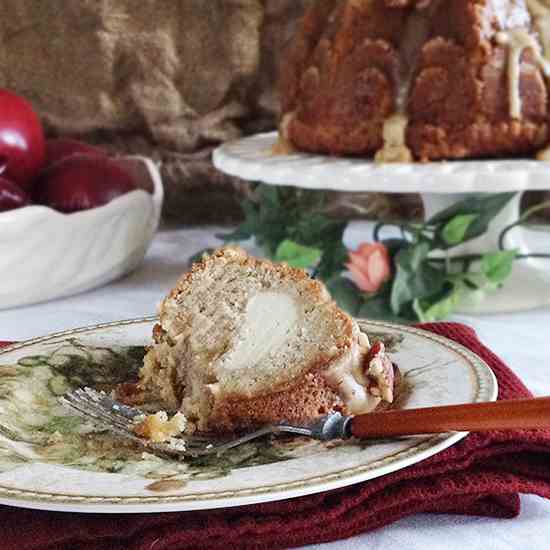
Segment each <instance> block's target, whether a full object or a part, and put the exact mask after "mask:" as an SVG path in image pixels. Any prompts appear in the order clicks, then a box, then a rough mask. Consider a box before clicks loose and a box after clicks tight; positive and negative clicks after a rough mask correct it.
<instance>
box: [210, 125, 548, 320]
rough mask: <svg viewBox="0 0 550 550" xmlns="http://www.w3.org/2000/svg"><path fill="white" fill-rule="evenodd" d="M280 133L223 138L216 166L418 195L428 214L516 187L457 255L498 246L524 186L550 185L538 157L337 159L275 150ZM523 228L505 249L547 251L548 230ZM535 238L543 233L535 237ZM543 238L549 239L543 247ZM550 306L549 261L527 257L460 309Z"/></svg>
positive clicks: (317, 185) (309, 183)
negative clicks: (394, 161) (486, 225)
mask: <svg viewBox="0 0 550 550" xmlns="http://www.w3.org/2000/svg"><path fill="white" fill-rule="evenodd" d="M276 142H277V133H275V132H273V133H268V134H258V135H256V136H252V137H248V138H244V139H240V140H238V141H233V142H229V143H226V144H224V145H222V146H221V147H219V148H218V149H217V150H216V151H215V152H214V158H213V160H214V165H215V166H216V168H218V169H219V170H221V171H222V172H225V173H227V174H230V175H233V176H238V177H240V178H242V179H245V180H249V181H258V182H263V183H267V184H271V185H284V186H294V187H300V188H304V189H319V190H325V191H328V190H334V191H349V192H381V193H420V195H421V197H422V201H423V203H424V208H425V212H426V217H427V218H429V217H431V216H433V215H434V214H436V213H438V212H440V211H442V210H443V209H445V208H448V207H449V206H451V205H452V204H454V203H456V202H458V201H460V200H463V199H465V198H466V197H468V196H471V195H472V194H479V193H503V192H512V191H514V192H517V195H516V197H514V199H512V201H511V202H510V203H509V204H508V206H507V207H506V208H505V209H504V210H503V211H502V212H501V213H500V215H499V216H498V217H497V218H496V219H495V220H494V221H493V222H492V224H491V225H490V227H489V231H488V232H487V233H486V234H484V235H483V236H482V237H480V238H478V239H475V240H472V241H470V242H468V243H466V244H464V245H461V246H460V247H456V248H453V249H452V253H453V255H462V254H482V253H486V252H488V251H490V250H498V239H499V235H500V232H501V231H502V229H503V228H504V227H506V226H508V225H509V224H512V223H514V222H515V221H517V220H518V218H519V214H520V202H521V196H522V194H523V192H525V191H528V190H548V189H550V164H547V163H545V162H540V161H535V160H478V161H452V162H434V163H428V164H385V165H378V164H374V163H373V162H371V161H368V160H365V159H352V158H335V157H328V156H320V155H310V154H303V153H296V154H292V155H284V156H277V155H274V154H273V153H272V147H273V145H275V143H276ZM544 235H545V236H546V237H547V238H546V239H543V238H541V237H542V234H540V233H539V234H538V235H537V233H536V232H534V231H532V230H526V229H525V228H522V227H518V228H516V229H514V230H513V231H511V232H510V233H509V234H508V236H507V238H506V246H507V247H508V248H517V249H518V250H519V251H520V253H521V254H529V253H530V252H531V251H532V248H533V243H534V242H535V241H537V240H538V241H539V242H540V243H542V245H540V244H539V245H537V246H538V251H539V252H541V251H549V249H550V246H548V244H549V243H548V241H550V239H548V233H545V234H544ZM537 237H538V239H537ZM544 240H546V241H547V243H546V247H545V246H544V245H545V243H544ZM549 304H550V260H546V259H533V258H529V259H524V260H518V261H516V262H515V264H514V271H513V273H512V275H511V276H510V278H509V279H508V280H507V282H506V284H505V285H504V286H503V287H502V288H500V289H499V290H497V291H495V292H492V293H489V294H487V295H486V296H485V298H484V299H483V300H482V301H480V302H478V303H475V304H465V305H464V306H463V308H461V311H462V312H468V313H502V312H512V311H519V310H526V309H533V308H536V307H541V306H544V305H549Z"/></svg>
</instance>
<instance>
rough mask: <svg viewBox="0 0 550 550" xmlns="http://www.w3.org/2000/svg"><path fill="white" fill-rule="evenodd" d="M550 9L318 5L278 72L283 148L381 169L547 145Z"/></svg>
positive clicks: (480, 0) (489, 0)
mask: <svg viewBox="0 0 550 550" xmlns="http://www.w3.org/2000/svg"><path fill="white" fill-rule="evenodd" d="M549 57H550V0H416V1H415V0H319V1H318V2H316V3H315V4H314V5H313V6H312V7H311V8H310V10H309V11H308V12H307V13H306V15H305V17H304V21H303V24H302V26H301V29H300V30H299V31H298V32H297V33H296V35H295V38H294V40H293V43H292V45H291V47H290V48H289V51H288V52H287V53H286V55H285V56H284V59H283V62H282V64H281V78H280V93H281V100H282V118H281V125H280V135H281V140H282V142H283V143H285V144H286V149H287V150H288V148H289V147H294V148H295V149H298V150H303V151H310V152H315V153H326V154H334V155H361V156H373V157H374V158H375V159H376V160H377V161H379V162H396V161H397V162H408V161H411V160H421V161H428V160H437V159H453V158H473V157H505V156H522V155H529V154H533V153H536V152H537V151H539V158H545V154H546V155H548V152H545V151H542V150H543V149H544V148H545V147H546V146H547V144H548V142H549V140H550V139H549V138H550V135H549V126H548V78H550V61H549Z"/></svg>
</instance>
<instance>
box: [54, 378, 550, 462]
mask: <svg viewBox="0 0 550 550" xmlns="http://www.w3.org/2000/svg"><path fill="white" fill-rule="evenodd" d="M59 400H60V402H61V404H63V405H64V406H65V407H67V408H68V409H70V410H71V411H73V412H75V413H77V414H78V415H80V416H82V417H84V418H86V419H88V420H92V421H93V422H94V423H97V424H99V425H102V426H104V427H105V428H107V429H108V430H110V431H112V432H113V433H115V434H118V435H120V436H123V437H125V438H127V439H129V440H131V441H134V442H135V443H137V444H139V445H140V446H142V447H144V448H146V449H149V450H151V451H152V452H153V453H156V454H161V455H168V456H178V457H185V456H189V457H201V456H207V455H213V454H216V455H221V454H223V453H224V452H226V451H228V450H229V449H232V448H234V447H237V446H239V445H242V444H243V443H247V442H248V441H252V440H254V439H257V438H260V437H264V436H267V435H272V434H275V435H276V434H282V433H288V434H294V435H301V436H305V437H310V438H313V439H317V440H320V441H331V440H339V439H349V438H352V437H355V438H359V439H383V438H389V437H400V436H412V435H422V434H436V433H444V432H454V431H458V432H481V431H490V430H510V429H541V428H550V397H539V398H533V399H515V400H510V401H496V402H489V403H468V404H464V405H446V406H440V407H426V408H419V409H405V410H390V411H384V412H372V413H368V414H362V415H358V416H343V415H342V414H340V413H338V412H335V413H332V414H328V415H326V416H322V417H320V418H318V419H316V420H315V421H313V422H312V423H310V424H308V425H304V426H298V425H294V424H290V423H288V422H281V423H278V424H270V425H267V426H263V427H261V428H260V429H258V430H256V431H253V432H250V433H247V434H244V435H241V436H233V437H230V438H223V439H222V438H219V437H218V436H216V435H212V434H200V435H190V436H184V437H182V438H174V439H173V440H172V441H171V442H166V443H156V442H152V441H150V440H148V439H145V438H143V437H139V436H138V435H137V434H136V433H135V432H134V427H135V422H136V420H137V419H138V418H139V417H140V416H143V415H145V414H146V413H145V412H144V411H142V410H140V409H138V408H135V407H129V406H127V405H123V404H122V403H120V402H118V401H115V400H114V399H112V398H111V397H109V396H108V395H107V394H106V393H105V392H102V391H101V392H98V391H96V390H93V389H91V388H81V389H77V390H74V391H71V392H68V393H66V394H65V395H64V396H63V397H61V398H60V399H59Z"/></svg>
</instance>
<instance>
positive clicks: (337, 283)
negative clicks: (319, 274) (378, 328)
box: [326, 276, 362, 316]
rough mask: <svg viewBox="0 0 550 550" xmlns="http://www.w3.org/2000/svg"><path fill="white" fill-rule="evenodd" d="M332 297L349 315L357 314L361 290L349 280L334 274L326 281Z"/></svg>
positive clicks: (360, 300)
mask: <svg viewBox="0 0 550 550" xmlns="http://www.w3.org/2000/svg"><path fill="white" fill-rule="evenodd" d="M326 285H327V288H328V291H329V292H330V295H331V296H332V299H333V300H334V301H335V302H336V303H337V304H338V305H339V306H340V307H341V308H342V309H343V310H344V311H347V312H348V313H349V314H350V315H354V316H355V315H357V314H358V312H359V308H360V307H361V302H362V297H361V291H360V290H359V289H358V288H357V287H356V286H355V285H354V284H353V283H352V282H351V281H350V280H349V279H346V278H344V277H341V276H336V277H334V278H332V279H331V280H330V281H328V282H327V283H326Z"/></svg>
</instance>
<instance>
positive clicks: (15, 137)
mask: <svg viewBox="0 0 550 550" xmlns="http://www.w3.org/2000/svg"><path fill="white" fill-rule="evenodd" d="M45 158H46V152H45V145H44V133H43V130H42V125H41V124H40V120H39V119H38V116H36V113H35V112H34V111H33V109H32V107H31V104H30V103H29V102H28V101H26V100H25V99H23V98H22V97H19V96H17V95H15V94H14V93H12V92H10V91H8V90H0V174H1V175H2V176H3V177H5V178H7V179H9V180H11V181H13V182H14V183H16V184H18V185H20V186H21V187H23V188H24V189H26V190H30V188H31V187H32V183H33V181H34V179H35V178H36V176H37V175H38V173H39V172H40V170H41V169H42V167H43V165H44V160H45Z"/></svg>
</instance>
